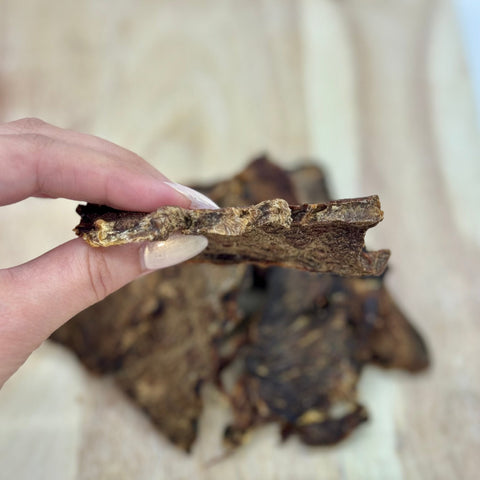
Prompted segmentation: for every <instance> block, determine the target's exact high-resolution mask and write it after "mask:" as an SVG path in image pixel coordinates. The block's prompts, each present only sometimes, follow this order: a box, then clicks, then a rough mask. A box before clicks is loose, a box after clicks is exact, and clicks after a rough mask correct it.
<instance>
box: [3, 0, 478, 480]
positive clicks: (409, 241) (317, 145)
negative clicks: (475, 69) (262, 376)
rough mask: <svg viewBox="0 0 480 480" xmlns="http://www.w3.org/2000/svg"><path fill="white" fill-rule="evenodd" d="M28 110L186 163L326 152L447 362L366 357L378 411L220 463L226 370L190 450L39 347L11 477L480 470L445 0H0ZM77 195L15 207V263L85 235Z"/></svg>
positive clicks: (473, 156)
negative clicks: (383, 362)
mask: <svg viewBox="0 0 480 480" xmlns="http://www.w3.org/2000/svg"><path fill="white" fill-rule="evenodd" d="M23 116H37V117H40V118H42V119H44V120H47V121H49V122H51V123H54V124H57V125H60V126H63V127H68V128H72V129H76V130H80V131H84V132H89V133H92V134H96V135H99V136H102V137H105V138H107V139H109V140H111V141H114V142H117V143H119V144H121V145H123V146H126V147H128V148H130V149H131V150H134V151H135V152H137V153H139V154H141V155H142V156H144V157H145V158H146V159H147V160H149V161H150V162H151V163H153V164H154V165H156V166H157V167H158V168H159V169H160V170H162V171H163V172H164V173H166V174H167V175H168V176H170V177H171V178H173V179H175V180H176V181H184V182H186V181H191V180H193V181H204V180H208V181H211V180H214V179H217V178H221V177H224V176H228V175H230V174H232V173H234V172H236V171H238V170H240V169H241V168H242V166H243V165H244V163H245V161H246V160H247V159H249V158H251V157H252V156H253V155H254V154H256V153H258V152H262V151H268V152H269V153H271V154H272V155H273V156H274V157H276V159H277V160H278V161H279V162H280V163H281V164H283V165H293V164H294V163H295V161H296V160H298V159H301V158H315V159H318V160H321V161H322V162H323V164H324V165H326V166H327V168H328V170H329V172H330V178H331V181H332V184H333V190H334V192H335V194H336V196H337V197H353V196H357V195H365V194H371V193H378V194H379V195H380V198H381V200H382V205H383V208H384V211H385V220H384V222H383V223H382V224H381V225H379V226H378V227H377V228H376V229H375V231H374V232H373V231H372V232H371V233H369V236H368V242H369V245H370V246H371V247H372V248H382V247H388V248H391V249H392V251H393V255H392V258H391V261H390V265H391V271H390V273H389V278H388V284H389V286H390V288H391V290H392V292H393V293H394V295H395V297H396V298H397V299H398V300H399V301H400V303H401V304H402V306H403V307H404V309H405V310H406V312H407V313H408V314H409V315H410V317H411V318H412V320H413V321H414V323H415V324H416V325H417V326H418V327H419V328H420V329H421V331H422V332H423V333H424V335H425V337H426V338H427V340H428V343H429V345H430V348H431V352H432V360H433V366H432V368H431V369H430V370H429V371H428V372H427V373H425V374H422V375H417V376H411V375H408V374H405V373H402V372H390V371H383V370H380V369H375V368H369V369H367V371H366V372H365V374H364V376H363V378H362V380H361V383H360V397H361V399H362V401H363V402H364V403H365V405H366V406H367V408H368V410H369V411H370V413H371V421H370V422H369V423H368V424H367V425H366V426H362V427H361V428H359V429H358V430H357V431H356V432H355V433H354V434H353V435H352V436H351V437H350V438H349V439H348V440H346V441H345V442H343V443H342V444H340V445H338V446H335V447H331V448H307V447H305V446H303V445H301V444H300V443H299V442H298V441H297V440H296V439H295V438H292V439H290V440H288V442H286V443H285V444H279V441H278V436H277V433H278V432H277V430H276V427H275V426H268V427H265V428H263V429H260V430H259V431H257V432H256V433H255V434H254V435H253V437H252V440H251V443H250V444H249V445H247V446H245V447H243V448H241V449H239V450H238V451H237V453H235V454H234V455H232V456H230V457H228V458H225V459H222V460H220V461H216V462H214V461H212V460H214V459H216V458H217V457H218V455H219V454H220V452H221V445H220V435H221V431H222V428H223V425H224V424H225V422H226V421H227V420H228V415H229V411H228V407H227V404H226V403H225V401H224V400H223V399H222V398H221V397H220V396H219V394H218V393H217V392H216V391H215V390H214V389H213V388H206V389H205V391H204V392H203V395H204V396H205V399H206V403H207V407H206V409H205V412H204V415H203V416H202V419H201V425H200V438H199V440H198V442H197V443H196V445H195V448H194V451H193V454H192V455H190V456H186V455H184V454H183V453H181V452H179V451H177V450H175V449H174V448H173V447H172V446H170V445H169V444H168V443H167V442H166V441H165V440H164V439H163V438H162V436H161V435H159V434H158V433H157V432H156V431H155V430H154V429H153V428H152V427H151V425H150V424H149V423H148V421H147V420H146V419H145V418H144V417H143V416H142V415H141V414H140V413H139V412H138V411H137V410H136V409H135V408H134V407H133V406H132V405H131V404H130V403H129V402H128V400H126V399H125V398H124V397H123V396H122V395H121V394H120V392H118V391H117V390H116V389H115V388H114V387H113V386H112V385H111V384H110V383H109V382H108V381H107V380H100V379H95V378H93V377H91V376H90V375H88V374H86V373H85V372H84V370H83V369H82V368H81V366H80V365H79V364H78V362H77V361H76V360H75V359H74V358H73V356H72V355H70V354H69V353H68V352H67V351H66V350H64V349H62V348H61V347H58V346H53V345H51V344H45V345H44V346H42V348H40V349H39V350H38V351H37V352H36V353H35V354H34V355H32V357H31V359H30V360H29V362H28V363H27V364H26V365H25V366H24V367H23V368H22V369H21V370H20V371H19V372H18V373H17V374H16V375H15V376H14V377H13V378H12V379H11V380H10V381H9V382H7V384H6V385H5V387H4V388H3V389H2V391H1V392H0V478H1V479H4V478H5V479H13V478H15V479H18V480H23V479H25V480H26V479H33V478H35V479H50V480H51V479H62V480H86V479H115V480H119V479H125V480H126V479H145V480H147V479H163V478H165V479H172V480H173V479H193V478H194V479H197V478H198V479H201V480H210V479H211V480H214V479H224V480H229V479H261V480H270V479H271V480H273V479H285V480H295V479H302V480H303V479H306V480H309V479H332V480H334V479H335V480H336V479H355V480H356V479H368V480H371V479H379V480H380V479H382V480H384V479H387V480H389V479H448V480H450V479H457V478H458V479H474V478H477V476H478V471H479V470H480V456H479V455H478V452H479V451H480V376H479V371H480V355H479V353H478V350H479V346H480V321H479V313H480V304H479V303H480V275H479V274H478V271H479V270H480V214H479V206H480V193H479V188H478V184H479V181H480V140H479V125H478V123H477V120H476V116H475V110H474V104H473V96H472V89H471V83H470V79H469V75H468V68H467V66H466V64H465V62H464V56H463V50H462V44H461V40H460V35H459V30H458V25H457V23H456V17H455V13H454V11H453V8H452V5H451V4H450V3H449V1H447V0H440V1H434V0H402V1H399V0H343V1H334V0H301V1H293V0H292V1H276V0H268V1H267V0H264V1H253V0H243V1H241V0H230V1H221V0H202V1H194V0H191V1H186V0H180V1H176V2H166V1H160V2H151V1H148V0H139V1H137V2H129V1H126V0H119V1H116V2H113V3H112V2H107V1H104V0H101V1H98V0H84V1H82V2H78V1H73V0H63V1H59V0H56V1H50V2H48V3H45V2H36V1H34V0H24V1H22V2H17V1H14V0H0V120H2V121H8V120H14V119H17V118H20V117H23ZM0 174H1V173H0ZM74 205H75V204H74V202H70V201H66V200H55V201H52V200H39V199H30V200H28V201H26V202H22V203H21V204H18V205H13V206H9V207H5V208H2V209H0V223H1V225H2V226H3V228H2V234H1V237H0V266H1V267H5V266H10V265H14V264H17V263H19V262H23V261H26V260H28V259H30V258H33V257H34V256H36V255H38V254H40V253H43V252H44V251H46V250H48V249H49V248H53V247H54V246H55V245H57V244H58V243H60V242H62V241H65V240H67V239H69V238H71V236H72V233H71V229H72V227H73V226H74V225H75V222H76V215H75V213H74ZM26 294H28V293H26Z"/></svg>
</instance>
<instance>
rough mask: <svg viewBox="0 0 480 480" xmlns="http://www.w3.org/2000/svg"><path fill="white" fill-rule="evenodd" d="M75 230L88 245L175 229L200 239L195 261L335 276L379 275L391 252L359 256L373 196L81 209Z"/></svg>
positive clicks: (373, 217)
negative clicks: (143, 209) (204, 241)
mask: <svg viewBox="0 0 480 480" xmlns="http://www.w3.org/2000/svg"><path fill="white" fill-rule="evenodd" d="M77 211H78V213H79V214H80V215H81V222H80V224H79V225H78V226H77V228H76V230H75V231H76V233H77V234H78V235H80V236H82V237H83V238H84V239H85V240H86V241H87V242H88V243H89V244H90V245H92V246H103V247H106V246H112V245H121V244H125V243H129V242H135V241H154V240H165V239H166V238H168V236H169V235H170V234H172V233H174V232H177V233H181V234H184V235H204V236H206V237H207V238H208V241H209V244H208V247H207V248H206V249H205V250H204V251H203V252H202V253H201V254H200V255H198V256H197V257H196V258H195V261H208V262H212V263H244V262H247V263H255V264H258V265H263V266H269V265H282V266H284V267H290V268H298V269H302V270H308V271H314V272H333V273H336V274H339V275H350V276H361V275H380V274H381V273H382V272H383V271H384V270H385V268H386V264H387V261H388V257H389V255H390V252H389V251H388V250H380V251H377V252H366V251H364V237H365V232H366V231H367V230H368V229H369V228H371V227H373V226H375V225H376V224H377V223H378V222H380V221H381V220H382V218H383V212H382V211H381V209H380V202H379V199H378V197H377V196H371V197H365V198H358V199H353V200H339V201H334V202H329V203H324V204H312V205H300V206H289V205H288V204H287V202H286V201H285V200H282V199H276V200H267V201H264V202H262V203H259V204H258V205H255V206H251V207H245V208H235V207H229V208H223V209H219V210H187V209H183V208H180V207H171V206H170V207H162V208H160V209H158V210H157V211H156V212H153V213H151V214H142V213H129V212H122V211H117V210H114V209H111V208H108V207H102V206H98V205H86V206H82V205H80V206H79V208H78V209H77Z"/></svg>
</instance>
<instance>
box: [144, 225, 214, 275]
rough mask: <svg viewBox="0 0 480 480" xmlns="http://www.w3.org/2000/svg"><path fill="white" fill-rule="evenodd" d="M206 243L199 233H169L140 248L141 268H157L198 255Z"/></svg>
mask: <svg viewBox="0 0 480 480" xmlns="http://www.w3.org/2000/svg"><path fill="white" fill-rule="evenodd" d="M207 245H208V240H207V239H206V238H205V237H203V236H201V235H180V234H174V235H171V236H170V237H169V238H167V239H166V240H164V241H161V242H149V243H146V244H145V245H144V246H143V247H142V248H141V249H140V261H141V263H142V267H143V270H145V271H147V270H157V269H159V268H166V267H170V266H172V265H176V264H177V263H181V262H184V261H185V260H188V259H189V258H192V257H194V256H195V255H198V254H199V253H200V252H201V251H202V250H204V249H205V248H206V247H207Z"/></svg>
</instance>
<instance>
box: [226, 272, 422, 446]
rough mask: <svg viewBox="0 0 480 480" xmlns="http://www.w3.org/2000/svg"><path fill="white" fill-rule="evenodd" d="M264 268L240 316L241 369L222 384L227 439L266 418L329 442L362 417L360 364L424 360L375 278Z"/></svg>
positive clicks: (286, 430)
mask: <svg viewBox="0 0 480 480" xmlns="http://www.w3.org/2000/svg"><path fill="white" fill-rule="evenodd" d="M264 275H265V276H266V279H265V285H266V288H265V290H264V295H265V297H264V301H263V305H262V306H261V308H260V313H259V310H258V309H257V310H256V311H255V312H254V313H253V317H254V318H250V319H249V320H250V321H249V341H248V342H247V345H246V346H245V347H244V348H243V349H242V350H241V351H240V352H239V354H238V356H241V357H243V361H244V370H243V374H242V375H241V377H240V379H239V381H238V382H237V384H236V385H235V387H234V388H233V391H232V392H231V393H230V398H231V403H232V406H233V412H234V421H233V422H232V424H231V425H229V426H228V427H227V429H226V431H225V440H226V441H227V444H229V445H239V444H242V443H243V439H244V438H245V435H246V434H247V433H248V432H249V431H250V430H251V428H253V427H255V426H258V425H261V424H264V423H268V422H273V421H274V422H277V423H279V424H280V425H281V427H282V432H283V436H284V437H286V436H288V435H290V434H297V435H299V437H300V439H301V440H302V441H303V442H304V443H306V444H310V445H325V444H332V443H336V442H337V441H339V440H341V439H342V438H343V437H345V436H346V435H348V434H349V433H351V431H352V430H353V429H354V428H355V427H356V426H357V425H358V424H360V423H362V422H363V421H365V420H366V419H367V413H366V410H365V408H364V407H363V406H362V405H361V404H359V403H358V400H357V391H356V388H357V383H358V380H359V376H360V374H361V371H362V369H363V366H364V365H366V364H367V363H377V364H380V365H382V366H384V367H395V368H403V369H407V370H410V371H418V370H422V369H423V368H425V367H426V366H427V365H428V354H427V350H426V346H425V343H424V342H423V340H422V339H421V337H420V336H419V335H418V333H417V332H416V331H415V330H414V329H413V327H412V326H411V325H410V324H409V323H408V322H407V321H406V319H405V318H404V317H403V315H402V314H401V313H400V311H399V310H398V308H397V307H396V305H395V304H394V303H393V301H392V299H391V298H390V296H389V295H388V293H387V292H386V290H385V288H384V287H383V285H382V280H381V279H379V278H370V279H363V278H362V279H345V278H340V277H336V276H332V275H318V274H313V273H309V272H301V271H297V270H289V269H280V268H270V269H268V271H267V272H265V273H264ZM249 294H251V292H245V293H244V295H249ZM257 296H258V292H257ZM239 302H240V303H242V299H241V298H240V299H239Z"/></svg>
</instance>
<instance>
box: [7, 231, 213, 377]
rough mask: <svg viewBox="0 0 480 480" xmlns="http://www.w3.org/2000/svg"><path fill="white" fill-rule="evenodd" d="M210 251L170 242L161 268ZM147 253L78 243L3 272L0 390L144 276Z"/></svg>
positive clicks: (195, 241)
mask: <svg viewBox="0 0 480 480" xmlns="http://www.w3.org/2000/svg"><path fill="white" fill-rule="evenodd" d="M182 239H183V240H182ZM205 246H206V242H205V239H204V238H203V237H181V236H179V237H177V238H176V239H175V241H174V242H173V243H168V241H167V242H164V245H163V246H162V247H161V249H162V251H163V254H162V255H163V256H162V258H163V262H162V263H161V266H163V267H165V266H168V265H172V264H174V263H179V262H182V261H184V260H186V259H188V258H191V257H192V256H194V255H196V254H198V253H199V252H200V251H201V250H203V249H204V248H205ZM144 248H145V246H144V245H140V244H130V245H125V246H120V247H110V248H91V247H89V246H88V245H87V244H86V243H85V242H83V241H82V240H80V239H76V240H72V241H70V242H68V243H65V244H63V245H61V246H60V247H57V248H55V249H54V250H51V251H50V252H48V253H46V254H45V255H42V256H41V257H39V258H37V259H35V260H32V261H31V262H28V263H26V264H24V265H20V266H18V267H14V268H11V269H8V270H3V271H0V386H1V385H2V383H3V381H5V380H6V378H8V377H9V376H10V375H11V374H12V373H13V372H14V371H15V370H16V369H18V367H19V366H20V365H21V364H22V363H23V362H24V361H25V360H26V358H27V357H28V355H29V354H30V353H31V352H32V351H33V350H34V349H35V348H37V347H38V346H39V345H40V344H41V342H43V341H44V340H45V339H46V338H48V337H49V336H50V335H51V333H52V332H53V331H55V330H56V329H57V328H58V327H60V326H61V325H62V324H63V323H64V322H66V321H67V320H68V319H70V318H71V317H72V316H74V315H75V314H76V313H78V312H79V311H81V310H83V309H84V308H86V307H88V306H89V305H91V304H93V303H95V302H97V301H99V300H101V299H103V298H104V297H105V296H107V295H109V294H110V293H112V292H113V291H115V290H116V289H118V288H120V287H122V286H123V285H125V284H126V283H128V282H130V281H131V280H133V279H134V278H136V277H138V276H139V275H141V274H142V273H144V272H145V271H146V270H145V268H146V267H145V266H144V263H143V258H144V255H143V250H144ZM148 248H150V249H151V248H152V244H148ZM154 266H155V267H157V266H160V264H157V265H154ZM148 267H149V266H148V265H147V268H148Z"/></svg>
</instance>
